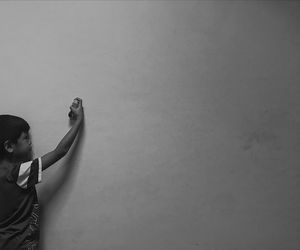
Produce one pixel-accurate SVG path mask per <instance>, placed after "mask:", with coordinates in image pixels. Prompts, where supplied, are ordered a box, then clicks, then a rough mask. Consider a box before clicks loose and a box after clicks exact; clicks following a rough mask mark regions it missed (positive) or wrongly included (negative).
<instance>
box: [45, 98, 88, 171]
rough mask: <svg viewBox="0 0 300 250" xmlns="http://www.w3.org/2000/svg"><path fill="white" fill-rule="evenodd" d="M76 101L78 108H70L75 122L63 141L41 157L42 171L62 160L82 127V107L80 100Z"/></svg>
mask: <svg viewBox="0 0 300 250" xmlns="http://www.w3.org/2000/svg"><path fill="white" fill-rule="evenodd" d="M76 100H77V101H78V106H77V107H74V106H71V107H70V109H71V111H72V112H73V114H74V115H73V116H72V118H73V119H74V120H75V121H74V124H73V125H72V127H71V129H70V130H69V131H68V133H67V134H66V135H65V136H64V137H63V139H62V140H61V141H60V142H59V144H58V145H57V147H56V148H55V149H54V150H53V151H51V152H49V153H47V154H45V155H44V156H42V157H41V159H42V170H45V169H47V168H48V167H50V166H51V165H53V164H54V163H55V162H57V161H58V160H60V159H61V158H63V157H64V156H65V155H66V154H67V153H68V151H69V149H70V148H71V146H72V144H73V142H74V140H75V138H76V135H77V134H78V131H79V129H80V127H81V125H82V121H83V119H84V114H83V107H82V100H81V99H80V98H76Z"/></svg>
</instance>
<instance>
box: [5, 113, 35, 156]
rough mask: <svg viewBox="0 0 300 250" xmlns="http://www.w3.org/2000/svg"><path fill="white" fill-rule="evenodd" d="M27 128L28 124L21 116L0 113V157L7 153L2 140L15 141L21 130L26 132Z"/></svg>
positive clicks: (28, 127)
mask: <svg viewBox="0 0 300 250" xmlns="http://www.w3.org/2000/svg"><path fill="white" fill-rule="evenodd" d="M29 129H30V126H29V124H28V123H27V122H26V121H25V120H24V119H23V118H21V117H18V116H14V115H0V159H3V158H5V156H6V155H7V151H6V149H5V148H4V142H5V141H6V140H10V141H11V142H13V143H16V142H17V140H18V138H19V137H20V136H21V134H22V132H24V133H27V132H28V131H29Z"/></svg>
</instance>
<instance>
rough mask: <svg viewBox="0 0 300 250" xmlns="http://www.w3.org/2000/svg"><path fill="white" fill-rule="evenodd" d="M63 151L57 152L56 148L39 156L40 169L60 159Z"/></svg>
mask: <svg viewBox="0 0 300 250" xmlns="http://www.w3.org/2000/svg"><path fill="white" fill-rule="evenodd" d="M64 155H65V153H59V152H58V151H57V150H53V151H51V152H49V153H47V154H45V155H43V156H42V157H41V159H42V170H45V169H47V168H48V167H50V166H51V165H53V164H54V163H55V162H57V161H58V160H59V159H61V158H62V157H63V156H64Z"/></svg>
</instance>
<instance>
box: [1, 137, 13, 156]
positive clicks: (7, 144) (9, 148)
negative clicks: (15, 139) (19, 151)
mask: <svg viewBox="0 0 300 250" xmlns="http://www.w3.org/2000/svg"><path fill="white" fill-rule="evenodd" d="M3 145H4V148H5V150H6V151H7V152H8V153H12V152H14V147H13V143H12V142H11V141H10V140H6V141H5V142H4V143H3Z"/></svg>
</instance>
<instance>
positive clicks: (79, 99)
mask: <svg viewBox="0 0 300 250" xmlns="http://www.w3.org/2000/svg"><path fill="white" fill-rule="evenodd" d="M74 100H76V101H77V102H78V107H82V99H81V98H79V97H76V98H75V99H74Z"/></svg>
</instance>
